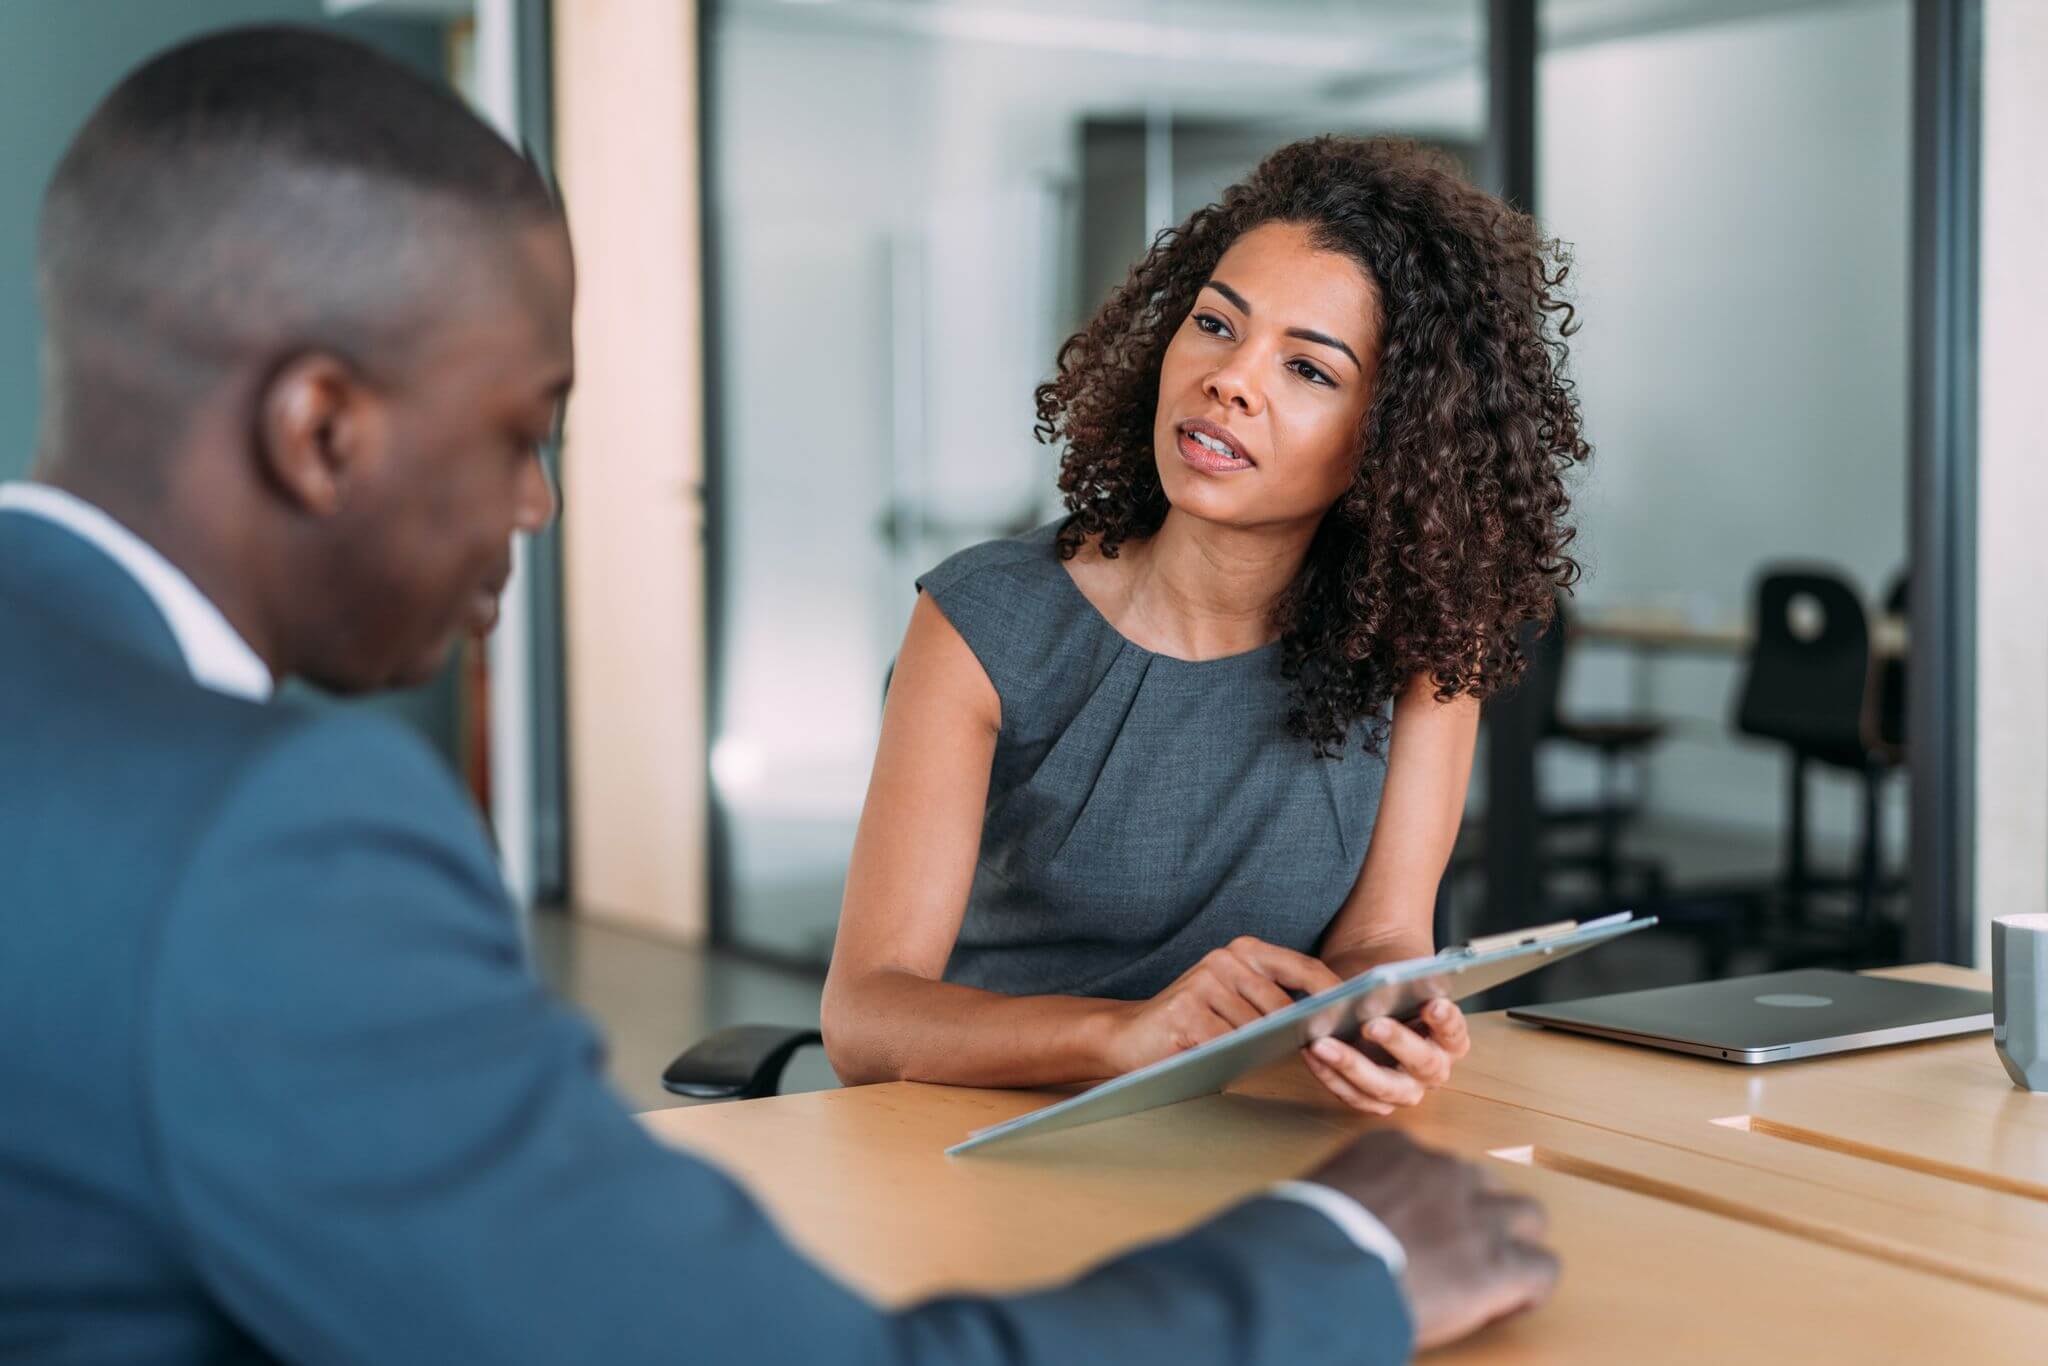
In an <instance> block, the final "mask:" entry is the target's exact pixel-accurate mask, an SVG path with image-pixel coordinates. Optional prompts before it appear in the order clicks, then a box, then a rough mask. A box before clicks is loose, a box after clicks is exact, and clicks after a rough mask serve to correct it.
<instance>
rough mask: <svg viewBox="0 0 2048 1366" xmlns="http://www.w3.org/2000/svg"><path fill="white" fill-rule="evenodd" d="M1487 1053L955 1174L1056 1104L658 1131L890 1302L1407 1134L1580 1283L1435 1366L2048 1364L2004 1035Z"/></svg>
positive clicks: (2041, 1274)
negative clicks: (1447, 1074) (968, 1143)
mask: <svg viewBox="0 0 2048 1366" xmlns="http://www.w3.org/2000/svg"><path fill="white" fill-rule="evenodd" d="M1897 972H1898V975H1902V976H1913V977H1917V978H1920V979H1922V980H1928V981H1939V982H1954V983H1958V984H1963V985H1974V986H1979V987H1982V986H1984V985H1985V982H1986V979H1985V978H1984V977H1983V976H1982V975H1981V974H1973V973H1967V972H1964V971H1962V970H1960V969H1954V968H1942V967H1922V968H1914V969H1899V970H1897ZM1473 1033H1474V1044H1473V1052H1472V1056H1471V1057H1470V1058H1468V1059H1467V1060H1466V1061H1465V1063H1464V1064H1463V1065H1462V1066H1461V1067H1460V1068H1459V1070H1458V1074H1457V1076H1456V1078H1455V1080H1454V1082H1453V1084H1452V1085H1451V1086H1450V1087H1449V1088H1448V1089H1447V1090H1445V1091H1444V1092H1441V1093H1439V1094H1438V1095H1436V1096H1433V1097H1432V1098H1431V1099H1430V1100H1429V1101H1427V1102H1426V1103H1425V1104H1424V1105H1423V1106H1421V1107H1419V1108H1418V1109H1417V1110H1415V1111H1414V1112H1411V1113H1408V1114H1404V1115H1401V1116H1397V1117H1396V1118H1394V1119H1391V1120H1376V1119H1372V1118H1369V1117H1362V1116H1355V1115H1353V1114H1351V1113H1349V1112H1348V1111H1345V1110H1343V1109H1341V1108H1340V1107H1338V1106H1336V1104H1335V1103H1334V1102H1332V1101H1329V1100H1327V1099H1326V1098H1325V1097H1324V1096H1323V1094H1322V1093H1321V1090H1320V1088H1319V1087H1317V1086H1316V1084H1315V1082H1314V1081H1313V1079H1311V1078H1310V1077H1309V1075H1308V1073H1307V1072H1306V1071H1305V1070H1304V1069H1303V1068H1302V1067H1301V1066H1300V1064H1299V1063H1298V1062H1297V1061H1295V1060H1292V1059H1290V1060H1288V1061H1286V1062H1284V1063H1282V1064H1279V1065H1277V1066H1275V1067H1273V1068H1269V1069H1267V1070H1266V1071H1264V1072H1261V1073H1259V1074H1256V1075H1255V1076H1253V1077H1250V1078H1247V1079H1246V1081H1245V1082H1244V1083H1242V1084H1241V1085H1239V1086H1238V1087H1235V1088H1233V1089H1232V1091H1231V1092H1229V1093H1227V1094H1225V1095H1221V1096H1212V1097H1208V1098H1205V1099H1202V1100H1195V1101H1189V1102H1187V1103H1185V1104H1183V1105H1179V1106H1173V1107H1169V1108H1167V1109H1163V1110H1154V1111H1151V1112H1149V1113H1146V1114H1142V1115H1135V1116H1131V1117H1128V1118H1125V1119H1120V1120H1112V1121H1107V1122H1105V1123H1101V1124H1097V1125H1092V1126H1088V1127H1085V1128H1081V1129H1074V1130H1069V1131H1065V1132H1063V1133H1058V1134H1051V1135H1047V1136H1044V1137H1042V1138H1038V1139H1033V1140H1027V1141H1024V1142H1020V1143H1019V1144H1018V1145H1017V1146H1015V1147H1014V1148H1011V1149H1008V1150H1001V1149H998V1150H996V1151H994V1152H990V1153H988V1154H986V1155H976V1156H968V1157H961V1158H948V1157H946V1156H945V1155H944V1153H943V1151H942V1149H943V1148H944V1147H945V1146H946V1145H947V1144H949V1143H952V1142H955V1141H957V1140H958V1139H960V1138H961V1137H963V1136H964V1135H965V1134H966V1133H967V1132H968V1131H969V1130H970V1129H974V1128H979V1127H980V1126H982V1125H985V1124H990V1123H994V1122H995V1121H997V1120H1000V1119H1004V1118H1007V1117H1009V1116H1011V1115H1014V1114H1018V1113H1021V1112H1022V1111H1025V1110H1028V1109H1031V1108H1033V1107H1035V1106H1038V1105H1042V1104H1044V1103H1046V1100H1047V1096H1045V1095H1044V1094H1042V1093H1025V1092H1006V1091H978V1090H967V1089H961V1088H952V1087H943V1086H926V1085H918V1084H914V1083H898V1084H891V1085H885V1086H864V1087H856V1088H852V1089H849V1090H844V1091H825V1092H816V1093H812V1094H808V1095H797V1096H785V1097H778V1098H776V1099H772V1100H760V1101H750V1102H742V1103H738V1104H732V1105H721V1106H708V1107H700V1108H693V1109H681V1110H666V1111H659V1112H656V1113H653V1114H650V1115H647V1116H646V1117H645V1122H646V1123H647V1125H648V1126H649V1128H650V1129H652V1130H653V1131H654V1132H655V1133H656V1134H657V1135H659V1136H660V1137H662V1138H663V1139H665V1140H667V1141H670V1142H673V1143H676V1144H678V1145H680V1146H685V1147H688V1148H690V1149H691V1150H693V1151H695V1152H697V1153H699V1154H701V1155H703V1156H705V1157H707V1158H709V1159H711V1160H712V1161H715V1162H717V1163H718V1164H720V1165H721V1166H723V1167H725V1168H726V1169H727V1170H729V1171H731V1172H733V1173H734V1174H735V1175H737V1176H738V1177H739V1178H740V1179H742V1180H744V1181H745V1182H746V1183H747V1184H748V1185H749V1186H750V1187H752V1189H753V1190H754V1191H755V1192H756V1193H757V1194H758V1195H759V1197H760V1198H761V1199H762V1201H763V1202H764V1203H765V1204H766V1206H767V1207H768V1209H769V1210H770V1211H771V1213H772V1214H773V1215H774V1216H775V1217H776V1218H777V1219H778V1220H779V1221H780V1223H781V1224H782V1226H783V1227H784V1229H786V1230H787V1232H788V1233H789V1235H790V1237H791V1238H792V1239H794V1240H795V1241H796V1242H797V1243H798V1244H799V1245H800V1246H802V1247H803V1248H805V1249H806V1250H808V1251H809V1252H810V1253H811V1254H812V1255H814V1256H815V1257H817V1258H818V1259H819V1260H821V1261H822V1262H823V1263H825V1264H826V1265H827V1266H829V1267H831V1268H832V1269H833V1270H834V1271H835V1272H837V1273H838V1274H839V1275H840V1276H842V1277H844V1278H845V1279H846V1280H847V1281H848V1282H850V1283H851V1284H853V1285H855V1286H857V1287H859V1288H860V1289H862V1290H863V1291H865V1292H867V1293H868V1294H870V1295H872V1296H873V1297H875V1298H876V1299H878V1300H880V1301H883V1302H886V1303H900V1302H903V1301H906V1300H911V1299H916V1298H920V1297H923V1296H926V1295H929V1294H931V1293H933V1292H936V1291H941V1290H955V1289H963V1288H964V1289H976V1290H989V1291H1008V1290H1018V1289H1023V1288H1026V1287H1034V1286H1042V1285H1044V1284H1046V1283H1048V1282H1051V1281H1057V1280H1060V1279H1062V1278H1065V1277H1067V1276H1070V1275H1072V1274H1074V1273H1075V1272H1077V1271H1079V1270H1081V1269H1082V1268H1083V1267H1085V1266H1088V1265H1089V1264H1091V1263H1093V1262H1096V1261H1098V1260H1100V1259H1101V1258H1103V1257H1104V1256H1106V1255H1108V1254H1110V1253H1113V1252H1115V1251H1118V1250H1120V1249H1122V1248H1126V1247H1129V1246H1132V1245H1134V1244H1136V1243H1139V1242H1142V1241H1145V1240H1149V1239H1152V1238H1156V1237H1159V1236H1161V1235H1164V1234H1168V1233H1171V1232H1174V1231H1176V1230H1179V1229H1182V1228H1185V1227H1187V1226H1188V1225H1190V1224H1192V1223H1194V1222H1196V1221H1198V1220H1200V1219H1201V1218H1203V1217H1205V1216H1207V1215H1208V1214H1210V1213H1212V1212H1214V1211H1215V1210H1217V1209H1219V1208H1221V1207H1223V1206H1225V1205H1227V1204H1229V1203H1231V1202H1233V1201H1235V1200H1237V1199H1239V1198H1241V1197H1243V1196H1245V1195H1247V1194H1250V1193H1251V1192H1254V1191H1256V1190H1258V1189H1259V1188H1261V1187H1263V1186H1264V1185H1266V1184H1267V1183H1269V1182H1271V1181H1273V1180H1275V1179H1277V1178H1280V1177H1284V1176H1292V1175H1296V1174H1298V1173H1301V1172H1303V1171H1305V1170H1306V1169H1308V1168H1309V1167H1310V1166H1312V1165H1313V1164H1314V1163H1316V1162H1317V1161H1318V1160H1319V1159H1321V1158H1322V1157H1323V1156H1324V1155H1325V1154H1327V1153H1329V1152H1330V1151H1331V1150H1333V1149H1334V1148H1336V1147H1337V1146H1338V1145H1340V1144H1341V1143H1343V1142H1344V1141H1346V1140H1347V1139H1348V1138H1350V1137H1351V1136H1353V1135H1354V1134H1356V1133H1359V1132H1361V1131H1364V1130H1366V1129H1369V1128H1372V1127H1374V1126H1375V1125H1381V1124H1398V1125H1399V1126H1400V1127H1401V1128H1403V1129H1405V1130H1407V1131H1408V1132H1409V1133H1411V1134H1413V1135H1414V1136H1415V1137H1416V1138H1417V1139H1419V1140H1421V1141H1422V1142H1425V1143H1430V1144H1434V1145H1436V1146H1439V1147H1443V1148H1448V1149H1451V1150H1453V1151H1456V1152H1459V1153H1461V1154H1463V1155H1465V1156H1466V1157H1468V1158H1471V1159H1473V1160H1474V1161H1477V1162H1481V1163H1483V1164H1485V1165H1486V1166H1487V1167H1488V1168H1489V1169H1490V1170H1491V1171H1492V1172H1493V1173H1494V1174H1495V1176H1496V1177H1497V1178H1498V1180H1499V1181H1500V1183H1501V1184H1503V1185H1505V1186H1509V1187H1513V1188H1517V1189H1521V1190H1526V1191H1528V1192H1530V1193H1531V1194H1534V1195H1536V1196H1537V1197H1538V1198H1540V1199H1541V1200H1542V1201H1543V1202H1544V1203H1545V1205H1546V1206H1547V1207H1548V1209H1549V1212H1550V1220H1551V1242H1552V1244H1553V1245H1554V1246H1555V1247H1556V1248H1557V1250H1558V1252H1559V1253H1560V1254H1561V1255H1562V1257H1563V1258H1564V1263H1565V1274H1564V1279H1563V1282H1562V1283H1561V1285H1560V1286H1559V1289H1558V1293H1557V1296H1556V1297H1555V1298H1554V1299H1553V1300H1552V1301H1551V1302H1550V1303H1549V1304H1548V1305H1546V1306H1545V1307H1543V1308H1542V1309H1541V1310H1539V1311H1538V1312H1536V1313H1534V1314H1531V1315H1527V1316H1525V1317H1523V1318H1520V1319H1517V1320H1514V1321H1512V1322H1509V1323H1506V1324H1501V1325H1497V1326H1495V1327H1494V1328H1492V1329H1489V1330H1488V1331H1486V1332H1484V1333H1482V1334H1481V1335H1479V1336H1478V1337H1476V1338H1473V1339H1471V1340H1469V1341H1467V1342H1466V1343H1463V1344H1460V1345H1459V1346H1457V1347H1454V1348H1452V1349H1450V1350H1449V1351H1446V1352H1444V1353H1441V1354H1439V1355H1438V1356H1436V1357H1433V1358H1432V1360H1456V1361H1465V1360H1471V1361H1516V1362H1522V1361H1531V1362H1536V1361H1542V1362H1549V1361H1555V1362H1580V1363H1583V1362H1596V1361H1611V1362H1678V1361H1731V1360H1737V1359H1738V1358H1740V1357H1742V1356H1744V1355H1755V1354H1758V1353H1762V1354H1763V1359H1766V1360H1771V1361H1801V1362H1805V1361H1870V1362H1875V1361H1895V1360H1896V1361H1905V1360H1922V1361H1942V1362H1948V1361H1955V1362H1991V1361H2015V1362H2018V1361H2033V1362H2038V1361H2043V1360H2048V1095H2031V1094H2028V1093H2026V1092H2023V1091H2019V1090H2016V1089H2014V1087H2013V1086H2012V1084H2011V1082H2010V1081H2009V1080H2008V1079H2007V1077H2006V1075H2005V1073H2004V1071H2003V1070H2002V1069H2001V1068H2000V1066H1999V1064H1998V1060H1997V1058H1996V1056H1995V1055H1994V1054H1993V1052H1992V1048H1991V1041H1990V1038H1989V1036H1988V1035H1983V1034H1979V1035H1972V1036H1968V1037H1965V1038H1961V1039H1955V1040H1948V1041H1941V1042H1935V1043H1928V1044H1915V1045H1909V1046H1906V1047H1902V1048H1894V1049H1888V1050H1882V1051H1878V1052H1873V1053H1862V1054H1851V1055H1848V1056H1844V1057H1838V1058H1823V1059H1815V1060H1813V1061H1808V1062H1796V1063H1780V1064H1777V1065H1775V1066H1770V1067H1762V1068H1749V1067H1740V1066H1734V1065H1731V1064H1727V1063H1718V1062H1710V1061H1707V1060H1705V1059H1695V1058H1687V1057H1682V1056H1679V1055H1676V1054H1669V1053H1661V1052H1656V1051H1653V1050H1648V1049H1638V1048H1632V1047H1629V1046H1627V1045H1623V1044H1616V1043H1608V1042H1604V1041H1601V1040H1596V1039H1587V1038H1579V1037H1575V1036H1572V1035H1567V1034H1558V1033H1552V1032H1549V1031H1545V1030H1539V1029H1534V1028H1531V1027H1527V1026H1523V1025H1519V1024H1516V1023H1514V1022H1512V1021H1509V1020H1508V1019H1506V1018H1505V1017H1504V1016H1501V1015H1484V1016H1478V1017H1475V1019H1474V1021H1473Z"/></svg>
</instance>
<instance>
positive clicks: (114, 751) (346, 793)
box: [0, 595, 475, 874]
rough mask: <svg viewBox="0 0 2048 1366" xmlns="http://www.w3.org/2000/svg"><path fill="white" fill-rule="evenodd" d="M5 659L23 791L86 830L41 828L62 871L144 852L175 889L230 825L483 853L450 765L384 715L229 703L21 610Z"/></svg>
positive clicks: (3, 603) (4, 687)
mask: <svg viewBox="0 0 2048 1366" xmlns="http://www.w3.org/2000/svg"><path fill="white" fill-rule="evenodd" d="M0 653H5V654H7V655H9V656H10V657H11V659H10V666H9V667H8V668H6V669H4V670H0V768H4V769H5V770H6V771H7V772H8V773H9V774H10V775H11V781H10V783H9V784H8V787H9V788H10V789H11V790H12V791H13V793H14V794H15V796H16V797H18V798H19V799H20V800H21V801H22V802H23V803H27V804H31V805H33V806H35V807H38V808H40V809H41V810H43V811H44V812H45V813H48V812H52V811H55V812H60V813H61V812H69V813H72V814H73V816H75V817H76V819H62V818H51V817H49V816H47V815H46V816H45V818H44V819H42V820H40V821H38V822H35V823H34V824H35V828H37V829H38V830H39V832H40V833H41V835H42V836H43V837H44V838H45V839H46V840H54V842H55V844H56V845H57V846H59V848H50V847H48V846H47V845H46V847H45V848H44V850H43V857H44V859H46V860H47V859H50V858H53V857H57V856H59V854H60V851H61V846H63V845H66V844H69V843H73V842H86V843H90V844H93V845H97V846H102V847H120V848H123V849H124V850H127V851H130V852H131V853H132V854H134V855H136V856H137V858H136V860H135V862H136V863H137V865H138V868H137V871H138V872H141V871H142V866H144V865H148V864H152V863H153V864H155V865H157V867H158V868H159V869H160V870H161V871H162V872H164V873H167V874H170V873H174V872H175V865H177V864H180V863H182V862H183V861H184V860H185V859H186V858H188V857H189V856H190V854H191V853H192V851H193V848H194V847H195V846H196V845H197V844H199V843H201V842H202V841H204V840H206V839H208V838H211V837H213V836H215V835H216V834H217V833H218V831H219V827H220V826H221V825H222V824H224V823H228V824H232V823H234V822H236V821H247V820H263V821H273V822H274V821H277V820H279V819H283V818H290V817H293V816H297V817H299V818H300V819H302V820H304V821H307V822H313V823H317V822H318V821H319V820H320V819H322V818H323V813H339V812H346V811H351V810H352V811H355V812H363V811H375V812H377V813H379V814H380V815H381V816H383V817H385V818H410V819H411V821H412V822H413V823H414V824H415V825H419V826H424V827H430V828H433V829H436V830H438V831H439V832H441V833H443V834H446V835H448V836H449V837H451V838H456V839H461V840H463V841H464V842H469V841H470V840H472V839H473V838H474V832H475V819H474V816H473V814H472V813H471V812H470V811H469V809H468V806H467V803H466V802H465V801H464V800H463V798H462V796H461V793H460V790H459V788H458V787H457V786H456V784H455V782H454V781H453V778H452V775H450V774H449V773H448V772H447V769H446V766H445V765H444V764H443V763H442V762H441V761H440V759H439V758H438V757H437V756H436V755H435V754H434V753H433V752H432V751H431V750H430V749H428V747H427V746H426V745H425V743H424V742H423V741H421V740H420V739H419V738H418V737H417V736H415V735H413V734H412V733H411V732H409V731H407V730H406V729H405V728H404V727H402V726H399V725H397V724H396V723H394V722H392V721H390V720H387V719H385V718H383V717H381V716H377V715H374V714H370V713H366V712H364V711H362V710H361V709H357V708H349V707H315V706H311V705H306V704H294V703H272V704H258V703H254V702H249V701H246V700H243V699H240V698H235V697H228V696H224V695H222V694H219V693H216V692H213V691H211V690H209V689H207V688H203V687H200V686H199V685H197V684H195V683H193V682H192V681H191V679H190V678H189V677H185V676H182V675H180V674H178V673H176V672H174V671H171V670H168V669H166V668H164V667H163V666H161V665H160V664H159V663H158V662H157V661H155V660H152V659H149V658H145V657H143V656H140V655H136V654H131V653H129V652H127V651H124V650H122V649H121V648H119V647H118V646H117V645H113V644H110V643H108V642H105V641H102V640H99V639H97V638H95V637H93V636H91V635H89V634H86V633H84V632H80V631H75V630H72V629H69V628H68V627H67V626H66V625H65V623H63V622H61V621H58V620H54V619H52V618H51V617H48V616H45V615H43V614H41V613H39V612H37V611H35V610H33V607H32V605H24V604H21V603H20V602H19V601H18V600H16V601H9V600H8V599H7V598H6V596H5V595H0ZM5 804H11V803H7V802H6V800H5V798H0V805H5ZM28 828H29V824H28V823H26V822H24V823H23V824H21V825H18V826H17V827H16V832H17V833H20V832H22V831H24V830H26V829H28ZM8 841H9V834H8V832H7V830H6V827H5V824H0V846H5V845H6V844H7V843H8Z"/></svg>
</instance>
